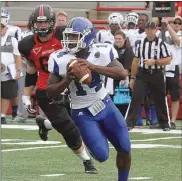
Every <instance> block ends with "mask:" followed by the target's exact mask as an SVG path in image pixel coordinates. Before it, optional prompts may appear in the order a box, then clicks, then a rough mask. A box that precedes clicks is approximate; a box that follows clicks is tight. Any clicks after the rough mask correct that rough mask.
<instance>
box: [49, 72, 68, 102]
mask: <svg viewBox="0 0 182 181" xmlns="http://www.w3.org/2000/svg"><path fill="white" fill-rule="evenodd" d="M70 81H71V80H70V79H69V78H65V79H63V78H62V77H60V76H57V75H55V74H54V73H51V74H50V76H49V79H48V84H47V88H46V92H47V95H48V97H49V98H50V99H55V98H56V97H58V96H59V95H60V94H61V93H62V92H64V90H65V89H66V88H67V87H68V85H69V83H70Z"/></svg>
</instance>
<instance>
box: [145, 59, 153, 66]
mask: <svg viewBox="0 0 182 181" xmlns="http://www.w3.org/2000/svg"><path fill="white" fill-rule="evenodd" d="M143 62H144V64H145V65H148V66H150V65H154V64H155V63H156V60H155V59H145V60H144V61H143Z"/></svg>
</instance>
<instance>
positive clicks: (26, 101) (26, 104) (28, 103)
mask: <svg viewBox="0 0 182 181" xmlns="http://www.w3.org/2000/svg"><path fill="white" fill-rule="evenodd" d="M22 101H23V104H24V108H25V110H26V111H28V112H29V113H30V114H35V113H36V112H37V111H36V110H35V109H32V104H31V101H30V96H22Z"/></svg>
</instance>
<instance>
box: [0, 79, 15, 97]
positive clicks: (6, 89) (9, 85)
mask: <svg viewBox="0 0 182 181" xmlns="http://www.w3.org/2000/svg"><path fill="white" fill-rule="evenodd" d="M17 95H18V90H17V83H16V80H8V81H4V82H1V98H3V99H13V98H16V97H17Z"/></svg>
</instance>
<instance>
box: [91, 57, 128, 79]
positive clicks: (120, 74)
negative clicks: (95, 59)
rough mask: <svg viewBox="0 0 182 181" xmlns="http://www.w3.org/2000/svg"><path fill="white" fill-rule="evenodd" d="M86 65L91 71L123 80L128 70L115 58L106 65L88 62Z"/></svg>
mask: <svg viewBox="0 0 182 181" xmlns="http://www.w3.org/2000/svg"><path fill="white" fill-rule="evenodd" d="M88 67H89V69H90V70H91V71H93V72H97V73H99V74H102V75H105V76H107V77H110V78H112V79H115V80H125V79H126V77H127V75H128V71H127V70H126V69H124V67H123V65H122V64H121V63H120V62H119V61H118V60H117V59H115V60H113V61H112V62H110V63H109V64H108V65H107V66H99V65H93V64H89V65H88Z"/></svg>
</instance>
